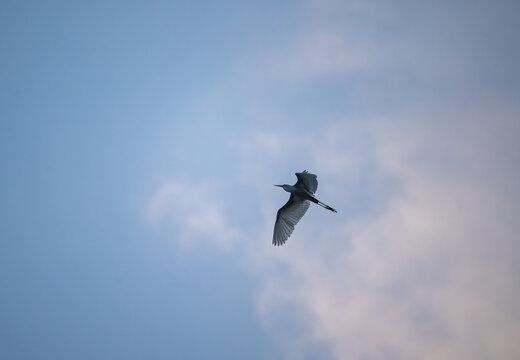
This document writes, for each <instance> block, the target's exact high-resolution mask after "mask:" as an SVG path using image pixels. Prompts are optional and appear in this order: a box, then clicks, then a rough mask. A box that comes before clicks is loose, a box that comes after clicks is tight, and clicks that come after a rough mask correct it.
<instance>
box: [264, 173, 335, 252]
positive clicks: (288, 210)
mask: <svg viewBox="0 0 520 360" xmlns="http://www.w3.org/2000/svg"><path fill="white" fill-rule="evenodd" d="M295 175H296V177H297V178H298V181H297V182H296V184H294V185H287V184H284V185H275V186H279V187H281V188H283V189H284V190H285V191H287V192H289V193H291V196H290V197H289V201H287V203H286V204H285V205H284V206H282V207H281V208H280V210H278V213H277V214H276V222H275V224H274V234H273V245H275V246H278V245H283V244H284V243H285V242H286V241H287V239H288V238H289V236H291V234H292V232H293V230H294V227H295V226H296V224H298V221H300V219H301V218H302V217H303V215H305V212H306V211H307V209H308V208H309V205H310V202H309V201H312V202H313V203H315V204H318V205H320V206H322V207H324V208H325V209H327V210H330V211H333V212H337V211H336V210H334V209H333V208H331V207H330V206H329V205H326V204H324V203H322V202H321V201H319V200H318V199H316V198H315V197H314V193H315V192H316V189H318V180H316V175H314V174H311V173H309V172H308V171H307V170H304V171H303V172H300V173H295Z"/></svg>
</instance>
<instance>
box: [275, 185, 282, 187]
mask: <svg viewBox="0 0 520 360" xmlns="http://www.w3.org/2000/svg"><path fill="white" fill-rule="evenodd" d="M275 186H279V187H283V185H275Z"/></svg>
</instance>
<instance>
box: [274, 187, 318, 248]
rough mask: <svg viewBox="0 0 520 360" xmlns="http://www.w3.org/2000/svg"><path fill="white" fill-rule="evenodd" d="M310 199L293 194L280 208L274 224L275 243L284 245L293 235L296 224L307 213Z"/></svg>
mask: <svg viewBox="0 0 520 360" xmlns="http://www.w3.org/2000/svg"><path fill="white" fill-rule="evenodd" d="M309 204H310V203H309V201H308V200H305V199H303V198H300V197H298V196H296V195H294V194H291V197H290V198H289V201H287V203H286V204H285V205H284V206H282V207H281V208H280V210H278V213H277V214H276V223H275V224H274V233H273V245H283V244H284V243H285V242H286V241H287V239H288V238H289V236H291V234H292V232H293V230H294V226H295V225H296V224H298V221H300V219H301V218H302V217H303V215H305V212H306V211H307V209H308V208H309Z"/></svg>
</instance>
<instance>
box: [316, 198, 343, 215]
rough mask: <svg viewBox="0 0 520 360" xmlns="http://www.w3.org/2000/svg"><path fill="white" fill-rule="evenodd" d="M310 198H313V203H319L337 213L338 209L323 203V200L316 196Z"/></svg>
mask: <svg viewBox="0 0 520 360" xmlns="http://www.w3.org/2000/svg"><path fill="white" fill-rule="evenodd" d="M310 200H311V201H312V202H313V203H315V204H318V205H319V206H322V207H324V208H325V209H327V210H330V211H332V212H335V213H337V211H336V209H333V208H332V207H330V206H329V205H327V204H324V203H322V202H321V201H319V200H318V199H316V198H315V197H311V199H310Z"/></svg>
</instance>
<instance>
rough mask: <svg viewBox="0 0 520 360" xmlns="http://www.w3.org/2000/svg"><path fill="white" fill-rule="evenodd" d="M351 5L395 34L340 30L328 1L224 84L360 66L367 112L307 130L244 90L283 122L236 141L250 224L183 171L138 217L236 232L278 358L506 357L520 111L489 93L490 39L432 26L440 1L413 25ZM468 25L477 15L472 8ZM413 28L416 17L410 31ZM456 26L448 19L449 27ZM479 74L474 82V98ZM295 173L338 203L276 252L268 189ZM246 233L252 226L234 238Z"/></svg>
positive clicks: (233, 240)
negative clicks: (312, 177)
mask: <svg viewBox="0 0 520 360" xmlns="http://www.w3.org/2000/svg"><path fill="white" fill-rule="evenodd" d="M320 3H321V2H320ZM349 4H350V5H349V6H353V7H354V10H355V11H354V12H355V13H357V14H360V15H361V16H363V17H364V18H367V16H368V17H369V14H371V13H372V11H375V13H376V14H377V17H378V18H379V17H381V18H382V19H384V21H383V22H382V24H383V25H384V26H387V27H388V29H389V30H388V33H389V34H390V35H388V34H387V33H386V32H381V31H378V30H377V29H376V28H375V27H374V26H373V27H372V28H371V27H370V24H371V23H370V22H369V23H368V24H369V25H364V24H362V23H361V22H360V21H359V20H355V19H354V20H353V23H351V24H350V23H349V24H343V23H342V22H341V17H339V16H337V14H335V13H334V9H336V10H337V11H336V12H337V13H341V12H342V11H344V9H343V6H344V5H342V4H339V3H337V2H334V1H331V2H327V3H326V4H324V5H323V4H322V5H320V6H319V9H318V10H319V11H318V14H317V15H316V16H315V18H312V21H311V22H310V24H309V26H308V27H307V28H305V31H303V34H298V35H297V36H295V37H294V38H293V39H289V40H284V41H285V42H283V43H282V44H276V45H273V48H271V49H269V51H266V54H265V55H264V56H263V57H262V58H261V59H258V60H257V61H253V62H252V63H251V64H249V67H246V68H247V70H249V71H250V74H253V76H246V77H242V76H238V77H237V79H234V80H230V81H229V82H228V83H227V84H229V83H233V82H236V83H240V87H239V86H236V89H245V90H244V91H245V92H247V93H253V92H254V91H256V90H258V87H260V88H261V87H265V88H267V89H272V88H275V87H276V84H277V81H278V80H279V79H280V78H283V79H284V81H288V82H290V83H291V84H293V85H294V86H299V85H302V84H305V85H306V86H307V87H310V86H311V85H315V84H316V81H318V80H324V79H326V78H328V77H331V76H332V77H334V76H335V77H336V78H337V79H340V78H342V77H343V76H344V75H345V74H358V75H359V73H358V72H364V71H367V70H368V72H369V73H370V76H368V77H367V79H366V80H367V81H366V84H364V85H356V86H354V85H352V87H351V88H349V90H350V91H352V92H355V94H354V95H352V96H351V97H356V99H357V100H359V101H360V102H362V103H364V104H370V105H371V106H373V107H374V109H364V110H363V111H359V112H357V113H354V114H352V113H348V111H346V113H348V115H342V114H340V115H338V111H337V110H336V111H329V110H328V109H327V108H325V107H321V108H320V109H319V110H320V111H321V115H322V116H320V121H321V122H320V126H314V127H312V130H309V129H306V127H305V126H301V125H300V123H299V119H298V118H296V119H292V120H291V113H290V112H288V111H287V110H280V111H279V112H276V111H274V112H273V111H272V109H275V110H276V109H277V108H276V104H277V99H276V98H275V96H276V94H275V95H273V97H272V98H270V97H269V96H264V97H263V99H262V102H259V101H255V99H251V100H249V102H247V104H246V106H245V107H246V108H248V109H249V110H251V109H252V112H253V113H254V114H256V115H255V116H265V115H266V114H273V113H274V114H275V116H276V120H277V122H286V123H288V125H287V126H285V127H284V128H283V129H282V130H280V129H278V128H274V127H266V126H262V125H255V126H251V127H249V128H248V129H247V130H246V131H245V132H244V133H242V134H241V136H240V138H238V139H237V138H236V135H233V136H234V137H233V136H231V140H230V141H231V142H233V143H234V149H235V150H236V152H237V155H238V156H237V159H238V162H239V163H238V165H237V168H238V174H233V175H230V178H233V180H234V181H236V184H241V186H243V187H244V189H247V191H249V192H252V193H254V194H256V196H251V198H250V199H249V201H250V202H251V204H250V205H251V208H255V209H260V210H258V211H256V212H254V215H255V219H256V220H255V221H254V223H253V224H252V225H251V224H249V225H247V226H241V225H240V224H238V223H236V222H235V221H234V219H232V218H227V217H226V216H225V213H224V212H223V209H224V208H226V207H228V206H230V205H231V204H232V203H233V202H240V201H243V199H238V198H232V197H231V198H230V197H228V196H224V195H223V194H222V193H220V194H219V192H218V191H213V190H212V191H210V190H208V189H207V188H204V187H203V186H202V187H199V186H196V187H194V186H192V185H187V184H185V183H184V184H183V183H178V182H177V181H176V180H173V181H172V182H171V183H169V184H165V185H164V186H163V187H161V188H160V189H159V190H158V191H157V192H156V195H155V196H154V198H153V199H152V200H151V202H150V206H149V218H150V219H151V220H152V221H155V222H157V221H159V222H160V221H161V219H166V218H167V217H168V216H169V217H170V218H171V219H172V221H173V222H174V223H175V230H176V231H177V232H180V233H181V234H182V236H179V238H184V239H186V238H194V239H195V238H196V239H200V240H207V241H209V242H210V243H211V242H214V243H217V244H220V245H225V246H234V245H236V244H239V243H240V244H241V250H240V256H241V257H242V258H243V259H245V260H243V264H244V267H245V268H246V269H248V271H250V272H251V273H252V274H255V275H256V276H258V278H259V279H260V281H261V284H262V285H261V290H260V291H259V295H258V299H257V302H258V303H257V304H258V306H257V307H258V314H259V317H260V319H261V321H262V322H263V323H264V325H265V326H266V327H268V328H269V329H271V330H272V331H273V332H276V333H277V335H278V336H279V337H280V338H284V336H286V337H285V338H284V339H285V340H282V341H281V344H282V346H283V347H284V348H285V349H286V351H287V354H288V356H289V357H294V358H304V357H305V353H306V351H307V350H309V351H310V349H314V348H315V347H316V346H319V347H323V349H326V351H325V350H323V349H322V350H323V351H324V353H322V355H323V354H325V353H327V354H328V355H331V356H332V357H334V358H337V359H345V358H351V359H365V358H374V359H417V358H420V359H454V358H457V359H468V360H469V359H488V358H494V359H511V358H516V357H518V354H520V345H519V344H520V341H519V339H518V334H520V325H519V324H520V306H519V305H518V302H517V301H516V300H517V299H518V298H519V297H520V285H519V284H520V282H519V279H520V277H519V275H518V274H520V266H519V265H518V263H517V261H516V259H515V255H516V254H518V253H519V251H520V245H519V242H518V240H517V232H516V227H517V225H516V222H517V216H516V214H517V213H518V205H517V204H518V203H519V201H520V199H519V194H520V192H519V191H518V183H519V182H520V167H519V165H518V164H519V162H518V159H517V158H516V157H517V156H516V155H515V154H518V153H519V152H520V149H519V145H518V142H517V140H516V139H517V137H518V134H520V129H519V126H518V122H517V121H516V119H517V118H518V116H519V114H520V109H519V108H518V106H517V105H516V104H515V102H514V101H511V99H510V97H508V96H503V97H502V96H500V94H501V92H500V91H498V90H496V88H493V87H492V86H484V85H486V84H488V83H486V81H488V80H487V79H486V78H485V76H483V77H482V78H481V77H478V76H477V75H472V73H471V69H475V67H476V66H477V65H475V63H474V58H473V56H474V55H475V54H479V53H482V52H484V50H485V49H484V50H475V49H474V48H472V47H471V46H469V45H467V44H466V43H464V42H463V41H462V40H464V37H463V35H464V36H466V37H467V36H471V34H470V33H468V31H467V30H465V32H464V34H463V35H461V34H459V33H457V34H456V36H455V37H456V38H455V39H454V40H453V41H451V40H450V37H449V36H447V35H448V34H447V30H446V29H444V28H443V29H439V30H438V28H439V25H438V24H436V23H435V22H433V21H432V20H433V19H435V16H440V15H439V13H441V12H440V11H439V10H440V9H439V8H437V7H433V8H432V9H430V10H431V11H432V13H433V15H432V14H424V13H423V12H421V11H417V10H415V11H412V13H411V14H408V16H409V17H412V19H411V20H408V18H405V16H404V15H399V14H396V13H394V12H391V11H390V12H389V15H384V14H385V12H384V11H382V7H384V5H381V4H379V5H377V6H375V5H373V4H372V5H366V6H365V5H363V4H364V3H361V2H352V3H349ZM306 6H307V7H309V9H316V7H317V6H318V5H317V3H316V2H307V5H306ZM373 6H375V10H374V8H373ZM408 10H410V9H408ZM411 10H413V9H411ZM411 10H410V11H411ZM457 11H460V9H459V10H457ZM367 14H368V15H367ZM412 15H413V16H412ZM443 16H444V15H443ZM446 16H448V15H446ZM327 18H332V19H333V21H332V22H331V24H330V26H328V25H326V22H325V21H324V19H327ZM448 18H449V19H450V20H454V19H455V18H456V16H455V17H454V16H451V15H450V16H448ZM309 19H310V18H309ZM309 19H308V20H309ZM400 20H403V21H406V22H405V25H403V24H402V23H401V22H400ZM470 20H471V21H470V22H469V23H468V24H467V25H468V26H476V25H475V23H477V22H476V21H475V14H473V13H472V17H471V19H470ZM406 24H408V25H414V26H415V25H417V29H419V30H420V32H421V34H420V36H418V35H417V34H414V33H413V29H409V31H406V30H407V29H406ZM372 25H374V24H372ZM477 25H478V23H477ZM459 26H460V25H457V24H456V23H455V22H454V21H451V22H449V23H448V25H446V28H447V29H452V30H453V29H456V28H458V27H459ZM437 30H438V31H437ZM356 34H361V35H359V36H357V35H356ZM378 34H379V35H380V36H377V35H378ZM381 34H384V35H381ZM392 34H394V36H392ZM355 35H356V36H355ZM372 35H374V37H373V38H372V39H370V40H369V46H366V47H364V46H362V40H363V39H365V38H367V37H370V36H372ZM399 35H401V37H399ZM400 38H403V39H404V41H402V42H399V41H398V39H400ZM470 39H471V38H470ZM393 45H399V46H397V47H396V46H393ZM459 45H460V46H459ZM277 46H278V48H277ZM415 56H418V57H415ZM422 60H424V61H422ZM483 66H484V67H485V65H483ZM460 69H462V70H461V72H460V73H459V70H460ZM374 74H376V75H377V74H381V76H382V77H383V78H384V79H383V80H377V79H376V80H375V79H374ZM396 74H397V75H396ZM242 75H243V74H242ZM472 76H473V77H472ZM259 79H260V80H259ZM403 79H404V80H403ZM406 79H407V80H406ZM491 82H492V81H491ZM492 83H493V82H492ZM475 84H480V85H482V88H480V89H479V90H478V91H470V90H471V89H472V87H473V86H474V85H475ZM493 84H494V85H496V83H493ZM321 86H325V87H326V86H327V85H323V84H322V85H321ZM331 86H333V85H331ZM226 89H227V92H225V93H221V92H219V93H218V94H216V95H215V96H214V97H215V98H217V99H218V100H219V101H214V102H215V103H218V104H219V108H218V109H219V111H224V112H225V111H226V110H225V106H221V104H222V103H226V102H228V103H230V102H232V100H233V96H232V95H233V94H232V93H233V91H234V90H236V89H235V86H231V90H230V88H229V87H226ZM252 89H254V90H252ZM219 90H221V89H219ZM501 91H504V90H501ZM244 101H246V100H244ZM389 104H390V105H389ZM242 105H244V104H242ZM405 105H406V106H405ZM317 106H318V105H317ZM222 109H224V110H222ZM389 109H390V110H389ZM340 113H341V112H340ZM260 124H265V123H261V122H260ZM267 124H268V123H267ZM304 168H308V170H310V171H315V172H316V173H318V175H319V178H318V179H319V181H320V188H319V197H322V200H323V201H325V202H331V204H333V205H334V206H335V207H337V208H338V210H340V213H339V214H338V215H334V216H330V214H328V213H327V214H325V213H324V212H320V211H319V209H311V210H310V212H309V215H307V216H306V217H305V218H304V219H303V220H302V222H301V223H300V224H299V225H298V227H297V229H296V231H295V233H294V234H293V236H292V238H291V239H290V241H289V242H288V243H287V244H286V246H284V247H283V248H276V249H274V248H273V247H272V246H271V245H270V238H271V235H272V227H273V221H274V215H275V212H276V209H277V208H278V207H279V206H281V205H282V204H281V203H280V197H278V196H277V195H273V194H275V193H274V192H273V190H272V189H271V187H270V185H271V184H273V183H274V182H273V181H274V178H277V179H280V180H277V182H278V181H285V182H289V181H290V180H291V178H288V176H289V175H290V172H291V171H292V170H294V171H296V170H303V169H304ZM237 179H238V180H237ZM284 179H288V180H284ZM293 180H294V179H293ZM276 194H278V193H276ZM314 210H315V211H314ZM342 210H343V211H342ZM239 233H241V234H244V233H248V234H252V233H255V234H256V235H255V236H253V238H254V239H247V241H241V240H245V239H243V238H242V237H241V236H240V235H239ZM290 324H293V325H294V326H293V327H292V328H291V326H290Z"/></svg>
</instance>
